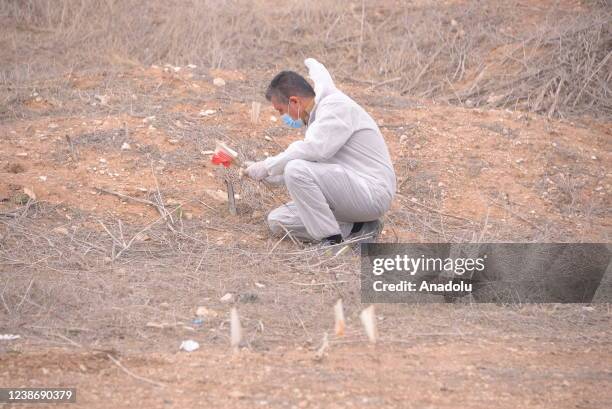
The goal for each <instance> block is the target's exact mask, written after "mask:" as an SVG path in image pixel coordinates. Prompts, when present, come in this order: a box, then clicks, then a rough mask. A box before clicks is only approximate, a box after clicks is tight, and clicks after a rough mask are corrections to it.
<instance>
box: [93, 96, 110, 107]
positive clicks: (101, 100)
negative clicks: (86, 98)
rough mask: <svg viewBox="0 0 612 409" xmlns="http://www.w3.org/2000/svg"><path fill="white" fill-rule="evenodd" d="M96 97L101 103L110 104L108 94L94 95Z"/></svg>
mask: <svg viewBox="0 0 612 409" xmlns="http://www.w3.org/2000/svg"><path fill="white" fill-rule="evenodd" d="M94 98H95V99H96V100H98V101H99V102H100V105H108V96H106V95H94Z"/></svg>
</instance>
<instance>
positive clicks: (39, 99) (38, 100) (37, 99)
mask: <svg viewBox="0 0 612 409" xmlns="http://www.w3.org/2000/svg"><path fill="white" fill-rule="evenodd" d="M42 100H43V99H42V97H36V99H35V101H36V102H42Z"/></svg>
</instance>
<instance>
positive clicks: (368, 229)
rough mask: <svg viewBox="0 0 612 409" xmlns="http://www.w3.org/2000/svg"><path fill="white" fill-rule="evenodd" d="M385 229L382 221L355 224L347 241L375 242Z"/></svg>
mask: <svg viewBox="0 0 612 409" xmlns="http://www.w3.org/2000/svg"><path fill="white" fill-rule="evenodd" d="M383 227H384V223H383V220H382V219H378V220H372V221H371V222H360V223H355V224H353V229H352V230H351V234H350V235H349V236H348V237H347V240H350V241H351V243H363V242H373V241H375V240H376V238H377V237H378V236H379V235H380V232H381V231H382V230H383Z"/></svg>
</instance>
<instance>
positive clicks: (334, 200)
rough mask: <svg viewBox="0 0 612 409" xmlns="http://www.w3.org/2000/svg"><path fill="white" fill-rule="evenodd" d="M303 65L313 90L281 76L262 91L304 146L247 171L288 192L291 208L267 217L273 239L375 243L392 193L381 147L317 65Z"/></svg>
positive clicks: (366, 121)
mask: <svg viewBox="0 0 612 409" xmlns="http://www.w3.org/2000/svg"><path fill="white" fill-rule="evenodd" d="M305 64H306V66H307V67H308V69H309V76H310V78H311V79H312V80H313V83H314V89H313V88H312V87H311V86H310V84H309V83H308V82H307V81H306V80H305V79H304V77H302V76H301V75H299V74H297V73H295V72H292V71H283V72H281V73H279V74H278V75H276V76H275V77H274V79H273V80H272V82H271V83H270V85H269V87H268V89H267V91H266V99H267V100H269V101H270V102H271V103H272V105H273V106H274V108H275V109H276V110H277V111H278V112H279V114H280V115H281V116H282V119H283V121H284V122H285V123H286V124H287V125H289V126H292V127H295V128H299V127H301V126H304V125H306V126H307V129H306V135H305V137H304V139H303V140H300V141H296V142H294V143H292V144H291V145H289V147H288V148H287V149H286V150H285V151H284V152H282V153H280V154H278V155H276V156H273V157H269V158H267V159H265V160H263V161H261V162H255V163H253V164H251V165H250V166H249V167H248V168H247V172H246V173H247V175H248V176H250V177H251V178H253V179H255V180H267V181H269V182H273V181H274V180H277V181H278V180H279V179H280V180H284V183H285V185H286V186H287V189H288V191H289V194H290V196H291V199H292V201H291V202H289V203H286V204H285V205H283V206H281V207H279V208H277V209H274V210H272V212H270V214H269V215H268V224H269V226H270V229H271V230H272V232H273V233H275V234H281V235H282V234H285V233H286V232H287V231H288V232H289V233H290V234H291V235H293V237H296V238H298V239H301V240H303V241H321V242H323V243H324V244H329V245H332V244H338V243H340V242H342V241H343V240H346V239H347V238H349V237H350V238H353V237H373V236H376V235H377V234H378V233H379V232H380V230H381V229H382V217H383V215H384V214H385V212H386V211H387V210H389V207H390V206H391V201H392V200H393V196H394V194H395V187H396V181H395V172H394V170H393V165H392V164H391V158H390V156H389V150H388V148H387V145H386V143H385V140H384V139H383V136H382V134H381V133H380V130H379V129H378V126H377V125H376V123H375V122H374V120H373V119H372V117H371V116H370V115H369V114H368V113H367V112H366V111H365V110H364V109H363V108H362V107H360V106H359V105H358V104H357V103H356V102H355V101H353V100H352V99H351V98H349V97H348V96H347V95H345V94H344V93H342V92H341V91H340V90H338V89H337V88H336V87H335V85H334V83H333V81H332V78H331V76H330V74H329V72H328V71H327V69H326V68H325V67H324V66H323V65H322V64H321V63H319V62H318V61H316V60H314V59H312V58H309V59H307V60H306V61H305Z"/></svg>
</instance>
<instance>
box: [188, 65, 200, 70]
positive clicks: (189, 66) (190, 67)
mask: <svg viewBox="0 0 612 409" xmlns="http://www.w3.org/2000/svg"><path fill="white" fill-rule="evenodd" d="M187 68H189V69H192V70H193V69H195V68H198V66H197V65H193V64H187Z"/></svg>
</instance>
